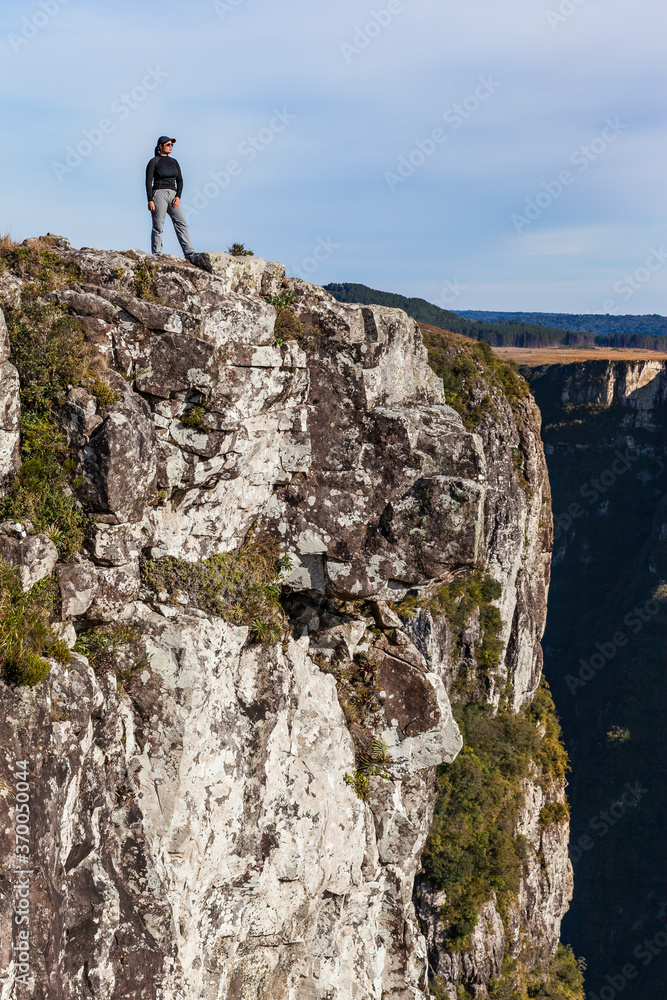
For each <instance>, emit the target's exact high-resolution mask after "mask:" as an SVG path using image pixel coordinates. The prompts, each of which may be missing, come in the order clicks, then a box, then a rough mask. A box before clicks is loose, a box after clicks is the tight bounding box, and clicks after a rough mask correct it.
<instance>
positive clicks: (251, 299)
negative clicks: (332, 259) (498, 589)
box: [0, 238, 569, 1000]
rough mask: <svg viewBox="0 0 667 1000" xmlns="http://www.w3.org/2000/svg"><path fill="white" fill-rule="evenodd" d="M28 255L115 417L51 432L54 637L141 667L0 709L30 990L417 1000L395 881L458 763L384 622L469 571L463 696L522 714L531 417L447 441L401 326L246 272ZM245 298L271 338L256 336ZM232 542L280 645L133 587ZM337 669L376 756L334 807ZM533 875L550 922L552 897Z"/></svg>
mask: <svg viewBox="0 0 667 1000" xmlns="http://www.w3.org/2000/svg"><path fill="white" fill-rule="evenodd" d="M51 245H52V246H53V247H54V248H56V249H57V252H58V253H59V254H60V256H61V257H62V260H63V261H64V262H65V263H67V264H70V265H74V266H76V268H78V274H79V278H78V280H77V281H76V282H74V281H71V282H70V283H69V286H68V287H66V288H62V287H61V288H58V289H57V290H56V293H55V294H56V295H57V297H58V299H59V301H60V302H61V303H62V304H63V306H64V307H65V308H66V309H68V310H69V311H70V312H71V313H72V314H73V315H74V316H77V317H78V318H79V320H80V322H81V324H82V328H83V330H84V332H85V335H86V337H87V339H88V340H89V341H90V342H91V343H93V344H94V345H95V346H96V347H97V349H98V350H99V351H100V353H101V354H102V355H103V356H104V357H105V358H106V360H107V362H108V363H109V365H110V366H111V369H110V371H109V372H108V375H107V381H108V382H109V384H110V386H111V387H112V388H114V389H115V390H116V392H117V394H118V395H119V397H120V398H119V399H118V400H117V401H116V402H113V403H111V404H110V405H109V406H108V407H107V408H106V410H104V409H102V410H100V409H99V408H98V407H96V404H95V401H94V399H93V397H91V396H90V395H89V394H88V392H87V391H86V389H85V387H83V386H74V387H73V388H72V390H71V391H70V393H69V396H68V399H67V401H66V402H65V403H64V404H63V410H62V414H61V415H60V416H61V417H62V424H63V427H64V428H65V430H66V433H67V435H68V440H69V442H70V445H71V447H72V449H73V451H74V453H75V456H76V460H77V464H78V472H79V474H80V477H81V482H82V485H81V486H80V488H79V489H78V496H79V498H80V501H81V502H82V503H83V505H84V509H85V511H86V512H87V513H89V514H91V515H92V516H91V525H90V529H89V531H88V534H87V537H86V541H85V545H84V548H83V550H82V551H81V552H80V553H79V554H78V555H77V557H76V558H75V559H74V560H73V561H72V562H70V563H68V564H62V563H60V564H58V565H57V566H56V576H57V579H58V582H59V585H60V592H61V596H62V613H63V630H64V632H63V634H68V635H69V634H70V631H71V627H72V626H74V627H75V628H76V630H77V631H78V632H82V631H84V632H85V631H86V630H89V629H90V628H91V627H92V626H94V625H100V624H104V623H114V624H122V625H123V626H126V627H127V628H128V629H131V630H132V634H133V635H134V636H139V638H140V643H141V650H142V652H141V656H139V657H138V658H135V660H134V661H133V662H130V663H126V662H124V661H122V662H121V661H120V660H118V661H117V662H116V661H113V660H109V658H107V659H105V660H104V661H95V662H96V666H95V669H93V667H92V666H91V664H90V663H89V662H88V660H87V659H86V658H85V657H83V656H81V655H79V654H78V653H75V654H74V655H73V660H72V664H71V665H70V667H69V668H67V667H62V666H59V665H57V664H55V663H54V664H53V666H52V670H51V674H50V676H49V677H48V678H47V680H46V681H45V682H43V683H42V684H41V685H39V686H38V687H37V688H34V689H28V688H10V687H7V686H6V685H4V684H0V698H1V699H2V710H1V711H0V748H1V750H0V755H1V756H2V758H3V761H4V763H5V765H6V769H5V773H6V774H11V768H12V767H13V761H14V760H16V759H19V760H23V759H27V758H29V759H30V767H31V773H30V782H31V785H30V788H31V791H30V795H31V822H32V827H31V834H30V836H31V838H32V839H31V854H32V864H33V869H34V875H33V877H32V879H31V889H30V897H29V898H30V905H31V913H32V917H31V921H32V922H31V967H30V985H31V988H32V991H33V993H34V995H44V996H46V995H49V996H53V997H58V998H61V1000H83V998H84V997H86V998H87V997H90V996H91V995H92V996H95V997H103V998H108V1000H121V998H122V1000H139V998H141V1000H153V998H154V1000H260V998H264V1000H269V998H272V1000H301V998H306V997H308V998H309V1000H334V998H335V1000H337V998H345V1000H348V998H349V1000H380V998H381V997H387V998H389V1000H425V998H427V997H428V975H427V942H426V939H425V938H424V937H423V936H422V933H421V931H420V927H419V924H418V921H417V916H416V912H415V908H414V904H413V886H414V881H415V876H416V873H417V871H418V870H419V866H420V857H421V852H422V850H423V846H424V843H425V840H426V837H427V834H428V830H429V827H430V823H431V818H432V811H433V806H434V802H435V794H436V786H435V767H436V766H437V765H439V764H442V763H448V762H451V761H453V760H454V758H455V757H456V755H457V753H458V752H459V750H460V748H461V742H462V741H461V735H460V732H459V730H458V726H457V724H456V722H455V720H454V718H453V715H452V710H451V705H450V702H449V697H448V692H449V690H450V689H451V687H452V685H453V683H454V682H455V680H456V678H455V670H454V668H453V665H452V663H451V650H450V646H449V638H448V631H447V628H448V627H447V624H446V621H445V620H444V619H441V618H439V619H435V618H433V617H432V616H431V614H430V613H428V612H420V613H419V614H418V615H417V616H416V618H415V619H413V620H411V621H408V620H406V619H404V618H401V617H399V616H398V615H397V614H396V613H395V611H394V610H393V609H392V607H391V606H390V602H392V601H396V600H398V599H400V598H402V597H404V596H405V595H406V594H409V593H415V594H420V593H421V592H422V591H424V592H428V591H429V588H432V587H434V586H435V585H437V584H439V583H443V582H448V581H450V580H451V579H453V578H455V577H456V575H457V574H462V573H463V574H465V573H471V572H472V571H473V570H475V569H477V568H481V567H486V568H487V569H488V571H489V572H490V573H491V574H492V575H493V576H494V577H495V578H496V579H497V580H498V581H499V582H500V583H501V585H502V597H501V599H500V605H501V610H502V617H503V621H504V622H505V627H504V632H503V635H502V644H503V654H502V656H501V658H500V662H501V664H503V666H502V667H500V668H499V669H498V672H497V674H496V675H494V676H493V677H492V678H491V692H490V698H491V700H492V701H494V699H495V702H496V703H497V701H498V699H499V697H500V694H499V692H500V690H501V688H504V687H507V682H508V681H509V682H511V684H512V685H513V692H514V694H513V697H514V702H515V705H516V707H519V706H520V705H521V704H522V703H524V702H525V701H526V700H527V699H529V698H530V697H531V696H532V693H533V692H534V691H535V688H536V685H537V682H538V680H539V674H540V662H541V661H540V659H539V638H540V636H541V631H542V628H543V620H544V610H545V599H546V587H547V583H548V556H547V552H548V546H549V541H550V534H549V531H550V522H549V518H548V513H545V510H544V506H543V500H544V496H545V494H546V492H547V485H548V484H547V480H546V473H545V469H544V461H543V456H542V453H541V449H540V445H539V419H538V416H537V413H536V410H535V407H534V404H533V403H532V401H531V400H529V399H528V400H523V401H521V402H520V403H519V404H518V405H519V407H520V411H517V412H518V413H519V415H518V416H517V415H516V413H515V412H514V411H513V410H512V409H511V407H510V406H509V404H508V403H507V401H506V400H504V398H499V399H498V401H497V402H498V408H497V414H498V415H497V418H496V419H495V421H491V420H489V421H487V422H486V423H485V424H484V425H483V426H482V427H481V428H480V429H479V430H477V431H476V432H474V433H473V432H471V431H468V430H466V429H465V427H464V425H463V423H462V421H461V418H460V416H459V415H458V414H457V413H456V412H455V411H454V410H453V409H451V408H450V407H449V406H447V405H446V404H445V402H444V394H443V389H442V383H441V382H440V380H439V379H438V378H437V377H436V376H435V374H434V373H433V371H432V370H431V369H430V368H429V366H428V363H427V355H426V350H425V348H424V344H423V342H422V338H421V334H420V332H419V329H418V327H417V324H416V323H414V321H412V320H411V319H409V318H408V317H407V316H406V315H405V314H404V313H402V312H400V311H399V310H392V309H386V308H382V307H376V306H370V307H362V306H353V305H343V304H341V303H337V302H335V301H334V300H333V299H332V298H331V296H329V295H328V294H327V293H326V292H324V290H323V289H321V288H318V287H316V286H312V285H308V284H307V283H305V282H302V281H297V280H288V279H287V278H286V277H285V273H284V269H283V268H282V267H281V266H280V265H278V264H271V263H267V262H265V261H263V260H261V259H260V258H246V259H237V258H232V257H230V256H229V255H227V254H211V255H210V258H211V261H212V264H213V273H212V274H206V273H203V272H202V271H200V270H197V269H196V268H194V267H192V266H191V265H189V264H187V263H185V262H183V261H182V260H180V259H178V258H169V257H162V258H160V259H159V261H157V262H156V263H153V262H152V261H151V260H150V258H146V256H145V255H143V254H141V253H139V252H138V251H130V252H128V253H126V254H120V253H114V252H100V251H95V250H81V251H75V250H72V249H71V248H70V247H69V245H68V244H67V241H65V240H62V239H58V240H55V238H52V244H51ZM54 252H55V250H54ZM147 275H149V277H150V292H149V293H147V292H146V281H147V277H146V276H147ZM5 278H6V276H5ZM5 278H3V284H2V285H0V300H3V301H5V302H6V303H8V304H10V305H12V306H13V307H16V304H17V296H18V301H20V295H21V280H20V278H18V277H15V278H13V279H12V281H11V282H9V281H6V280H5ZM275 296H286V297H287V298H288V300H289V301H290V303H291V309H292V311H293V313H294V317H295V320H296V321H297V322H298V323H300V324H302V327H301V329H302V334H301V335H300V336H299V339H298V340H286V341H283V342H280V338H278V340H277V339H276V335H275V330H274V327H275V323H276V317H277V311H276V308H274V306H273V305H272V304H271V302H270V301H269V299H270V298H271V297H275ZM10 297H11V302H10ZM5 364H7V362H5ZM10 367H11V366H10ZM121 376H122V377H121ZM10 381H11V380H10ZM12 392H13V393H14V396H11V394H12ZM7 393H8V398H9V397H10V396H11V398H12V399H14V398H18V397H17V396H16V390H15V383H11V385H9V386H8V388H7ZM11 405H14V404H11ZM16 440H18V438H17V439H16ZM515 453H517V454H518V456H519V458H518V460H517V458H516V455H515ZM12 461H13V459H12ZM517 461H518V462H519V465H520V467H521V470H522V477H523V478H521V477H520V476H519V474H518V472H517V468H518V466H517ZM8 468H9V469H13V468H14V466H13V465H11V463H10V465H9V466H8ZM522 483H523V484H524V485H522ZM253 532H260V533H263V535H268V536H272V537H274V538H277V539H278V540H279V541H280V544H281V548H282V551H283V552H284V553H286V554H287V555H289V557H290V559H291V566H292V568H291V569H289V570H285V572H284V578H283V581H282V583H283V589H284V607H285V609H286V613H287V615H288V616H289V624H290V629H289V633H288V634H286V637H285V640H284V641H283V642H278V643H277V644H261V643H257V642H256V641H253V638H252V635H251V632H250V630H249V628H248V626H239V625H232V624H230V623H229V622H226V621H224V620H223V619H222V618H220V617H216V616H214V615H212V614H208V613H205V612H204V611H202V610H199V609H197V608H196V607H194V606H192V604H191V603H190V602H189V598H188V596H187V595H185V594H181V595H180V596H179V597H178V600H176V601H175V602H174V603H168V595H166V594H160V593H155V592H153V591H151V590H149V589H148V588H147V587H146V586H145V585H143V584H142V580H141V576H140V564H141V559H142V557H150V558H151V559H152V560H160V559H162V558H164V557H167V556H170V557H175V558H178V559H180V560H184V561H185V562H197V561H198V560H203V559H206V558H208V557H209V556H211V555H215V554H221V553H227V552H232V551H238V550H239V548H240V547H241V546H242V545H243V544H244V542H246V541H247V540H248V538H249V537H251V536H252V535H253ZM37 537H39V536H37ZM29 542H30V544H31V545H34V544H35V538H34V537H33V536H30V538H29ZM17 544H18V543H17ZM21 544H22V543H21ZM30 565H31V567H32V563H31V564H30ZM49 571H50V570H49ZM40 572H41V571H40ZM179 602H180V603H179ZM474 627H475V626H474V625H472V626H471V630H472V631H471V634H470V637H469V639H470V644H471V646H472V645H474V642H475V636H474V634H473V632H474ZM68 630H69V631H68ZM77 648H81V647H77ZM366 662H370V663H372V664H374V669H376V670H377V687H378V694H377V706H376V707H374V708H373V713H374V714H373V718H372V730H373V736H374V738H375V739H376V740H378V741H381V744H382V746H383V747H385V748H386V759H384V761H383V764H382V768H381V769H380V770H382V773H383V776H379V775H375V776H373V775H371V777H370V778H369V781H368V792H367V795H366V800H365V801H362V799H360V798H359V797H357V795H356V794H355V791H354V788H353V787H352V786H353V778H352V776H353V775H354V773H355V768H356V767H357V764H358V762H359V761H358V745H357V744H356V743H355V740H358V732H357V731H356V730H355V724H354V723H353V722H351V721H350V719H352V717H353V712H352V709H351V708H350V705H349V704H347V703H346V702H345V699H344V698H343V697H342V695H341V689H340V687H339V688H337V683H336V679H335V676H334V674H335V669H336V668H337V665H338V666H340V664H343V665H345V664H350V665H352V664H355V663H366ZM110 664H111V665H110ZM355 697H357V698H360V697H361V696H360V695H359V694H358V693H357V695H355ZM374 704H375V703H374ZM346 778H347V780H346ZM0 799H1V800H2V801H3V816H4V817H5V822H4V824H3V825H2V826H1V827H0V861H1V862H2V863H3V865H4V867H3V868H1V869H0V922H1V923H2V928H3V933H2V935H1V940H2V942H3V944H2V948H3V949H4V952H3V953H2V955H1V961H0V996H1V997H3V998H4V997H9V996H10V995H12V991H13V990H14V989H15V986H16V983H17V978H16V977H17V975H19V969H18V964H17V961H16V959H15V957H14V956H15V949H14V950H12V949H11V947H10V942H11V941H12V933H13V932H12V930H11V926H12V925H11V921H12V913H13V906H14V903H15V900H14V897H13V881H12V880H13V879H15V878H17V877H18V876H17V870H18V867H19V866H18V864H17V863H16V861H15V855H14V826H15V823H14V819H15V816H16V805H15V803H14V801H13V797H12V792H11V789H10V786H9V785H7V786H5V785H4V784H2V783H0ZM535 808H537V805H535ZM538 817H539V809H538ZM533 820H534V815H533V812H532V811H530V814H529V815H528V814H527V816H526V825H527V826H528V825H530V823H532V822H533ZM553 878H554V880H555V881H556V882H557V881H558V880H559V879H560V883H559V885H560V889H559V890H558V891H561V894H562V897H563V899H564V898H565V897H566V896H567V894H568V891H569V883H568V882H567V880H566V878H565V876H564V875H563V872H562V871H560V870H558V871H557V870H556V869H554V872H553ZM556 891H557V889H556V888H554V889H553V892H556ZM531 893H532V895H531ZM526 894H527V895H526V898H525V900H523V898H522V901H521V902H520V906H523V905H524V902H525V906H526V907H532V908H533V909H532V910H531V913H532V912H533V910H534V911H535V913H538V912H539V914H540V916H539V920H542V921H543V922H546V923H548V925H549V933H550V934H551V936H553V934H552V931H553V932H555V931H556V930H557V928H556V925H557V923H558V919H559V917H558V906H557V905H553V906H552V905H551V903H550V902H548V904H545V900H547V899H548V900H550V899H551V897H550V896H549V895H548V892H547V891H546V890H545V889H544V886H543V884H542V883H541V882H540V883H539V884H538V883H537V882H536V883H535V884H533V882H531V881H530V880H528V881H527V882H526ZM545 906H546V910H545ZM531 919H532V918H531ZM493 920H494V917H493V913H492V912H491V911H489V921H490V924H489V926H491V924H493ZM536 920H537V918H536ZM522 926H523V925H522ZM534 926H535V934H536V935H537V936H539V933H540V926H541V925H539V921H538V922H537V923H535V924H534ZM428 933H429V942H430V944H431V946H433V945H434V942H435V939H436V938H437V929H435V928H431V929H429V930H428ZM480 933H481V932H480ZM494 933H495V932H494ZM436 943H437V942H436ZM551 946H552V940H551V937H550V938H549V941H548V944H547V945H546V947H547V949H548V948H551ZM498 947H500V946H498ZM479 948H480V949H482V950H483V944H482V943H480V945H479ZM489 948H490V951H491V952H492V953H493V954H495V952H496V951H498V948H496V946H495V945H494V946H491V945H490V946H489ZM494 949H495V951H494ZM480 953H481V952H480ZM485 961H486V959H485ZM494 961H495V959H491V958H490V959H489V960H488V962H487V965H488V968H491V967H492V966H493V962H494ZM480 976H482V978H483V973H482V972H480Z"/></svg>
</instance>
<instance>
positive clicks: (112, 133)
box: [0, 0, 667, 314]
mask: <svg viewBox="0 0 667 1000" xmlns="http://www.w3.org/2000/svg"><path fill="white" fill-rule="evenodd" d="M666 28H667V10H666V9H665V7H664V4H663V3H661V2H660V0H634V2H633V3H630V0H503V2H502V3H500V2H498V0H449V2H447V3H446V4H436V3H434V2H433V0H377V2H376V3H373V2H368V3H366V2H364V0H354V2H352V0H337V2H336V3H324V2H322V0H319V2H318V0H284V2H283V3H276V2H275V0H273V2H269V0H217V2H214V0H187V2H186V0H160V2H157V0H114V2H113V3H108V2H102V0H67V2H63V0H4V2H3V3H2V5H1V7H0V45H1V46H2V58H1V60H0V81H1V86H2V96H3V102H2V103H3V120H4V139H5V150H4V156H3V162H2V170H3V175H4V176H3V185H2V192H3V193H2V202H1V208H0V231H9V232H10V233H11V234H12V236H14V238H16V239H24V238H25V237H26V236H32V235H38V234H40V233H44V232H46V231H51V232H55V233H59V234H62V235H65V236H67V237H68V238H69V239H70V240H71V241H72V243H73V244H74V245H76V246H96V247H101V248H111V247H113V248H117V249H129V248H131V247H139V248H141V249H144V250H148V249H149V230H150V219H149V214H148V212H147V209H146V203H145V195H144V192H143V173H144V168H145V164H146V162H147V160H148V159H149V158H150V156H151V155H152V152H153V146H154V144H155V139H156V138H157V135H158V134H160V133H163V132H164V133H169V134H170V135H174V136H176V137H177V140H178V141H177V144H176V147H175V150H174V155H175V156H176V157H177V158H178V160H179V162H180V163H181V166H182V168H183V172H184V176H185V190H184V195H183V200H184V203H185V205H186V206H187V208H188V211H189V214H190V226H191V230H192V234H193V239H194V242H195V245H196V246H197V248H198V249H201V250H222V249H225V248H226V247H227V246H228V245H229V244H230V243H232V242H234V241H238V242H243V243H245V244H246V245H247V246H249V247H251V248H252V249H253V250H254V251H255V253H257V254H259V255H261V256H263V257H267V258H269V259H272V260H281V261H283V262H284V263H285V264H286V266H287V268H288V271H289V273H291V274H296V273H299V274H301V275H302V276H303V277H309V278H310V280H312V281H315V282H317V283H320V284H325V283H327V282H329V281H358V282H363V283H365V284H368V285H371V286H373V287H376V288H381V289H386V290H389V291H397V292H402V293H404V294H408V295H420V296H423V297H424V298H427V299H429V300H431V301H434V302H439V303H440V304H443V305H447V306H449V307H451V308H455V309H457V308H458V309H506V310H543V311H559V312H560V311H562V312H611V313H616V314H620V313H625V312H631V313H649V312H658V313H663V314H667V230H666V225H665V224H666V222H667V210H666V197H665V191H666V188H667V133H666V130H665V127H664V125H665V97H664V94H665V82H666V81H665V77H666V76H667V61H666V60H665V58H664V34H665V29H666ZM457 106H458V107H457ZM101 123H103V127H102V128H101V127H100V124H101ZM77 150H78V152H77ZM68 157H69V158H68ZM230 165H231V170H230V169H228V168H229V166H230ZM559 176H560V178H561V179H560V180H559ZM167 225H168V226H169V223H168V224H167ZM165 249H167V250H172V251H176V250H177V244H176V242H175V239H174V237H173V233H172V232H168V234H167V239H166V241H165ZM663 249H664V250H665V251H666V252H665V253H664V254H663ZM654 251H657V254H656V253H654ZM647 261H648V262H649V266H647ZM628 279H629V280H628Z"/></svg>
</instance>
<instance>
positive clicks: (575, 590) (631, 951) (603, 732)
mask: <svg viewBox="0 0 667 1000" xmlns="http://www.w3.org/2000/svg"><path fill="white" fill-rule="evenodd" d="M522 370H523V369H522ZM523 371H524V373H525V375H526V377H527V378H528V379H529V380H530V384H531V389H532V391H533V392H534V394H535V396H536V399H537V401H538V403H539V405H540V409H541V411H542V414H543V422H544V443H545V450H546V454H547V461H548V464H549V474H550V479H551V485H552V493H553V510H554V522H555V542H554V558H553V584H552V589H551V594H550V598H549V621H548V627H547V631H546V634H545V642H544V645H545V671H546V674H547V676H548V678H549V681H550V683H551V685H552V688H553V690H554V696H555V699H556V703H557V705H558V709H559V712H560V715H561V718H562V722H563V729H564V735H565V738H566V744H567V747H568V750H569V752H570V756H571V758H572V776H571V779H570V796H571V801H572V846H571V856H572V861H573V864H574V872H575V894H574V900H573V904H572V909H571V911H570V913H569V914H568V916H567V917H566V920H565V922H564V928H563V929H564V936H565V940H567V941H570V942H572V944H573V946H574V949H575V951H576V953H577V954H578V955H582V956H583V957H584V958H585V959H586V961H587V963H588V971H587V974H586V981H587V985H588V987H589V989H590V990H591V991H592V992H594V993H595V994H596V995H601V994H603V993H604V991H605V990H606V991H607V992H609V991H610V990H613V991H615V992H616V991H617V990H618V989H619V986H622V993H623V996H624V997H627V998H628V1000H646V998H648V997H655V996H659V995H661V993H662V992H663V990H664V986H663V983H664V967H663V965H664V959H662V958H661V954H662V953H661V949H660V948H657V949H656V946H655V944H654V939H655V936H656V935H658V939H659V940H662V939H663V938H664V925H665V916H664V913H665V886H664V863H663V859H662V853H661V847H660V844H661V839H662V833H661V831H662V829H663V828H664V823H665V816H666V808H667V803H666V800H665V783H664V775H663V770H664V769H663V767H662V765H661V764H660V763H659V761H661V760H662V759H664V753H665V727H664V718H665V713H666V712H667V702H666V689H665V683H664V643H665V636H666V634H667V614H666V613H665V598H666V597H667V587H666V583H667V548H666V540H667V508H666V505H665V494H666V493H667V478H666V472H665V470H666V467H667V368H666V366H665V363H664V362H663V361H660V360H656V361H636V362H622V361H595V362H592V361H588V362H585V363H578V364H568V365H554V366H545V367H543V368H537V369H534V370H529V369H525V370H523ZM624 966H626V973H623V967H624ZM627 967H631V968H630V976H628V975H627V972H628V968H627Z"/></svg>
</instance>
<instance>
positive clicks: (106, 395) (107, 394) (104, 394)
mask: <svg viewBox="0 0 667 1000" xmlns="http://www.w3.org/2000/svg"><path fill="white" fill-rule="evenodd" d="M92 383H93V384H92V386H91V387H90V391H91V393H92V395H93V396H94V397H95V399H96V401H97V405H98V407H99V408H100V410H106V409H108V408H109V407H110V406H112V405H113V404H114V403H117V402H118V400H119V399H120V398H121V394H120V393H119V392H118V390H117V389H112V388H111V386H110V385H107V383H106V382H104V381H102V379H100V378H94V379H93V380H92Z"/></svg>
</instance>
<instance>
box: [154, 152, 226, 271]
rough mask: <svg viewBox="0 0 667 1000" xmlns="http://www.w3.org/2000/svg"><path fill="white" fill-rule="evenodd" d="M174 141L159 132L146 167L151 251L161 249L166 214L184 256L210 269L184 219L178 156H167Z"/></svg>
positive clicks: (156, 252) (157, 251) (158, 252)
mask: <svg viewBox="0 0 667 1000" xmlns="http://www.w3.org/2000/svg"><path fill="white" fill-rule="evenodd" d="M175 142H176V140H175V139H170V138H169V137H168V136H166V135H161V136H160V138H159V139H158V141H157V146H156V147H155V155H154V156H153V159H152V160H150V161H149V163H148V166H147V167H146V194H147V196H148V208H149V210H150V212H151V214H152V216H153V231H152V232H151V253H154V254H161V253H162V230H163V229H164V217H165V215H167V214H168V215H169V216H170V218H171V221H172V222H173V224H174V230H175V232H176V236H177V237H178V242H179V243H180V245H181V250H182V251H183V256H184V257H185V258H186V260H189V261H190V263H191V264H195V265H196V266H197V267H201V268H203V270H204V271H212V270H213V268H212V267H211V262H210V261H209V259H208V257H205V256H204V255H203V254H199V253H196V252H195V248H194V247H193V245H192V240H191V239H190V230H189V229H188V221H187V219H186V218H185V212H184V211H183V209H182V208H181V194H182V192H183V175H182V173H181V167H180V164H179V162H178V160H174V159H172V156H171V151H172V149H173V148H174V143H175Z"/></svg>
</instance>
